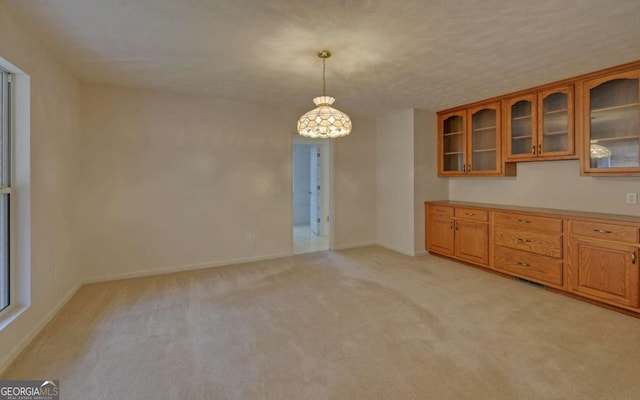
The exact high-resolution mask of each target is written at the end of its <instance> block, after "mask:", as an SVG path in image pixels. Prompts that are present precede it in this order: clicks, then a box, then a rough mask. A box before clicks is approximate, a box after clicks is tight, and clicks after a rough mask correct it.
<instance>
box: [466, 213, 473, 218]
mask: <svg viewBox="0 0 640 400" xmlns="http://www.w3.org/2000/svg"><path fill="white" fill-rule="evenodd" d="M465 214H466V215H468V216H469V217H475V216H476V213H465Z"/></svg>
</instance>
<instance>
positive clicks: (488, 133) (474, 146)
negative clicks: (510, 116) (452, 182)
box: [438, 101, 515, 176]
mask: <svg viewBox="0 0 640 400" xmlns="http://www.w3.org/2000/svg"><path fill="white" fill-rule="evenodd" d="M501 123H502V119H501V107H500V102H499V101H497V102H491V103H486V104H482V105H479V106H475V107H470V108H467V109H462V110H456V111H452V112H448V113H444V114H439V115H438V135H439V140H438V165H439V167H438V174H439V175H441V176H470V175H476V176H495V175H515V168H505V167H504V164H503V163H502V147H501V139H502V130H501Z"/></svg>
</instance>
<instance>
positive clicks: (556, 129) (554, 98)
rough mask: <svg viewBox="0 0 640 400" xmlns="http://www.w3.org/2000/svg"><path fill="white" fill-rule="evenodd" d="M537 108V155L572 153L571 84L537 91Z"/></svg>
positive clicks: (573, 151)
mask: <svg viewBox="0 0 640 400" xmlns="http://www.w3.org/2000/svg"><path fill="white" fill-rule="evenodd" d="M538 110H539V112H540V114H539V119H538V123H539V126H538V147H537V149H536V151H537V154H538V156H539V157H541V156H561V155H573V154H574V153H575V150H574V134H573V85H569V86H565V87H562V88H555V89H550V90H546V91H543V92H540V93H538Z"/></svg>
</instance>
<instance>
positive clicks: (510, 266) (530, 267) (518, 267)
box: [494, 246, 562, 286]
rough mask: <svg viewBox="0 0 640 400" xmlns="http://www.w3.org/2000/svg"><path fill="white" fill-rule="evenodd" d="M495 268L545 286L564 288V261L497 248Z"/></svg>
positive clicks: (495, 251)
mask: <svg viewBox="0 0 640 400" xmlns="http://www.w3.org/2000/svg"><path fill="white" fill-rule="evenodd" d="M494 253H495V255H494V257H495V258H494V268H495V269H497V270H499V271H502V272H506V273H508V274H511V275H515V276H519V277H522V278H525V279H530V280H532V281H535V282H540V283H542V284H545V285H553V286H562V260H561V259H557V258H553V257H545V256H540V255H537V254H531V253H528V252H526V251H521V250H513V249H509V248H506V247H502V246H497V247H496V248H495V250H494Z"/></svg>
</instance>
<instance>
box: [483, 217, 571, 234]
mask: <svg viewBox="0 0 640 400" xmlns="http://www.w3.org/2000/svg"><path fill="white" fill-rule="evenodd" d="M493 218H494V222H495V224H496V225H504V226H510V227H513V228H517V229H527V230H536V231H542V232H557V233H560V232H562V218H550V217H540V216H534V215H527V214H512V213H503V212H496V213H494V217H493Z"/></svg>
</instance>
